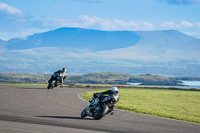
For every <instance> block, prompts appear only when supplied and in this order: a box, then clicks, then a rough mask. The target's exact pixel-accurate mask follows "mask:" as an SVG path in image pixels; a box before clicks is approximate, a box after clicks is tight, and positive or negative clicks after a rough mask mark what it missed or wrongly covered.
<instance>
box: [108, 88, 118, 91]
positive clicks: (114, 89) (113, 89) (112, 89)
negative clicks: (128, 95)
mask: <svg viewBox="0 0 200 133" xmlns="http://www.w3.org/2000/svg"><path fill="white" fill-rule="evenodd" d="M110 90H111V91H118V88H117V87H112V88H111V89H110Z"/></svg>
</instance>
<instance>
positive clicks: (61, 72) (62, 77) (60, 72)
mask: <svg viewBox="0 0 200 133" xmlns="http://www.w3.org/2000/svg"><path fill="white" fill-rule="evenodd" d="M66 72H67V69H66V68H62V70H58V71H56V72H54V74H53V75H52V76H51V79H50V80H52V79H53V77H56V75H58V76H59V82H60V83H61V86H63V82H64V80H65V78H66V77H67V73H66Z"/></svg>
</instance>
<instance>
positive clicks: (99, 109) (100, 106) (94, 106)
mask: <svg viewBox="0 0 200 133" xmlns="http://www.w3.org/2000/svg"><path fill="white" fill-rule="evenodd" d="M114 102H115V99H114V98H112V97H109V96H100V97H97V96H95V94H94V95H93V98H92V100H90V101H89V104H88V106H87V107H86V108H85V109H84V110H83V111H82V112H81V118H84V117H86V116H90V117H93V118H94V119H95V120H99V119H101V118H102V117H104V116H105V115H107V114H109V113H110V112H111V111H110V109H109V108H110V107H111V106H112V105H113V104H114ZM91 114H92V115H91Z"/></svg>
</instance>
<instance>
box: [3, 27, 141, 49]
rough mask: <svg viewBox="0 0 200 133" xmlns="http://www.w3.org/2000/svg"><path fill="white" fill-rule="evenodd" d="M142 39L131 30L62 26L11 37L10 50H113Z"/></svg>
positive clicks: (8, 47)
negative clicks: (49, 48) (19, 37)
mask: <svg viewBox="0 0 200 133" xmlns="http://www.w3.org/2000/svg"><path fill="white" fill-rule="evenodd" d="M139 40H140V37H139V36H138V35H137V34H134V33H133V32H129V31H98V30H88V29H81V28H60V29H57V30H53V31H48V32H44V33H40V34H34V35H31V36H28V37H27V39H25V40H20V39H11V40H9V41H8V45H7V46H6V48H7V49H8V50H16V49H31V48H38V47H72V48H79V49H89V50H91V51H102V50H111V49H117V48H125V47H128V46H132V45H134V44H135V43H136V42H138V41H139Z"/></svg>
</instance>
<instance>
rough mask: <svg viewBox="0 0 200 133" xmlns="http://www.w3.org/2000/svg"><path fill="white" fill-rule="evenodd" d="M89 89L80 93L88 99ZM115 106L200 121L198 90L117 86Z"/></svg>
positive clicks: (184, 119) (189, 120)
mask: <svg viewBox="0 0 200 133" xmlns="http://www.w3.org/2000/svg"><path fill="white" fill-rule="evenodd" d="M104 90H105V89H103V90H98V91H91V92H86V93H84V94H82V95H81V97H82V98H84V99H86V100H90V99H91V98H92V95H93V93H96V92H100V91H104ZM119 92H120V100H119V102H118V103H117V104H116V108H118V109H122V110H126V111H131V112H136V113H141V114H148V115H153V116H159V117H165V118H171V119H176V120H182V121H188V122H194V123H200V91H185V90H162V89H142V88H140V89H138V88H128V89H127V88H119Z"/></svg>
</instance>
